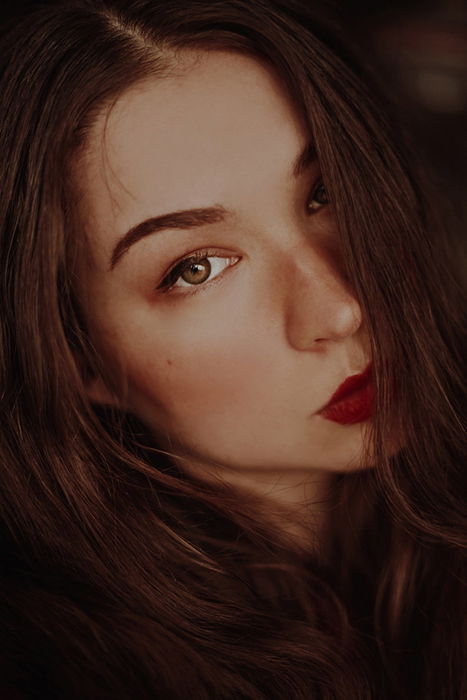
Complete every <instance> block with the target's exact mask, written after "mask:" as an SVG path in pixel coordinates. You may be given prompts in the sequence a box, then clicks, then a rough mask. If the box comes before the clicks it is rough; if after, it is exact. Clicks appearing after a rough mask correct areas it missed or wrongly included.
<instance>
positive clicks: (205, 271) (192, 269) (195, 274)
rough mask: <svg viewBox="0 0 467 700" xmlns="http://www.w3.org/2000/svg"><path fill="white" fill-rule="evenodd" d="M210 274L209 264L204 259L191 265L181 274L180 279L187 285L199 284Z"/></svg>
mask: <svg viewBox="0 0 467 700" xmlns="http://www.w3.org/2000/svg"><path fill="white" fill-rule="evenodd" d="M210 274H211V263H210V262H209V260H207V259H204V260H200V261H199V262H195V263H191V265H190V266H189V267H188V268H187V269H186V270H185V271H184V272H183V273H182V279H183V280H184V282H188V284H201V283H202V282H205V281H206V280H207V279H208V277H209V275H210Z"/></svg>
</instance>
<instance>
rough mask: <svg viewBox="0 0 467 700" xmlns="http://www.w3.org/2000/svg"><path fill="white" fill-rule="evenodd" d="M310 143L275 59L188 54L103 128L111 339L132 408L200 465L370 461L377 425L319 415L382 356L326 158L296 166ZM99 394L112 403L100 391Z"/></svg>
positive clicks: (92, 257) (100, 174) (91, 177)
mask: <svg viewBox="0 0 467 700" xmlns="http://www.w3.org/2000/svg"><path fill="white" fill-rule="evenodd" d="M307 146H308V136H307V132H306V130H305V128H304V125H303V123H302V121H301V119H300V118H299V116H298V115H297V113H296V112H295V110H294V108H293V106H292V104H291V101H290V99H289V98H288V96H287V94H286V93H285V92H284V90H283V88H282V87H281V85H280V84H279V83H278V82H277V79H276V78H275V77H274V76H273V74H272V73H271V72H270V71H269V70H268V69H267V68H266V67H264V66H263V65H262V64H260V63H259V62H256V61H255V60H253V59H251V58H249V57H246V56H243V55H238V54H235V53H233V52H232V53H230V52H220V51H211V52H201V53H198V54H188V53H187V54H186V55H185V58H184V62H183V65H182V64H180V66H179V67H178V68H177V70H176V71H173V73H172V74H171V75H169V76H168V77H165V78H162V79H161V78H158V79H154V80H153V81H148V82H147V83H145V84H144V85H139V86H137V87H135V88H134V89H132V90H131V91H129V92H127V93H125V94H124V95H123V96H122V97H121V98H120V99H119V100H118V101H117V103H116V104H115V105H114V106H113V108H112V109H111V111H110V112H108V113H107V114H105V115H102V117H100V118H99V120H98V121H97V123H96V125H95V127H94V130H93V134H92V138H91V139H90V142H89V147H88V149H87V151H86V155H85V157H84V158H83V159H82V160H81V161H80V164H79V166H78V177H79V181H80V188H81V190H82V192H83V198H82V202H83V212H84V217H85V223H86V230H87V241H86V246H87V247H88V252H89V254H88V255H86V256H84V257H83V261H84V262H83V269H82V271H81V273H80V285H81V286H80V289H81V294H82V298H83V303H84V306H85V310H86V314H87V317H88V321H89V325H90V329H91V334H92V336H93V340H94V343H95V344H96V346H97V347H98V349H99V350H100V352H101V353H102V354H103V355H104V357H105V358H106V360H107V361H108V363H109V366H114V365H115V364H116V363H120V365H121V366H122V368H123V371H124V376H125V381H126V384H127V390H126V395H125V396H121V397H120V401H121V404H122V405H123V406H124V407H125V408H126V409H128V410H130V411H132V412H133V413H135V414H136V415H137V416H139V417H140V418H141V419H142V420H143V421H144V422H145V423H146V424H148V425H149V426H151V427H152V428H153V430H154V432H155V433H156V435H157V436H158V439H159V442H160V443H161V444H162V446H164V447H166V448H169V449H173V450H180V451H183V453H184V454H186V455H188V456H192V457H193V459H196V460H197V461H198V462H199V461H200V460H201V462H203V460H204V461H205V462H206V463H207V462H208V461H210V460H214V461H215V462H216V463H219V464H221V465H226V466H231V467H236V468H237V467H238V468H245V469H248V468H255V469H257V468H264V469H270V468H280V469H291V470H303V469H320V470H345V469H348V468H351V467H355V466H356V463H357V460H358V457H359V455H360V452H361V448H362V440H363V436H364V431H365V429H366V428H367V427H368V424H367V423H365V422H364V421H362V422H359V423H357V424H352V425H341V424H339V423H336V422H334V421H331V420H328V419H326V418H325V417H323V416H322V415H320V414H319V413H318V412H319V411H320V409H321V408H322V407H323V406H324V405H325V404H326V403H327V402H328V401H329V399H330V397H331V395H332V394H333V393H334V392H335V390H336V388H337V387H338V386H339V385H340V384H341V383H342V382H343V380H344V379H346V378H347V377H348V376H349V375H353V374H358V373H360V372H362V371H363V370H364V369H365V367H366V366H367V365H368V363H369V361H370V356H369V343H368V337H367V334H366V331H365V328H364V326H363V323H362V314H361V309H360V307H359V304H358V303H357V301H356V299H355V297H354V296H353V294H352V291H351V289H350V288H349V286H348V284H347V283H346V281H345V279H344V277H343V272H342V260H341V258H340V253H339V244H338V237H337V232H336V226H335V223H334V220H333V216H332V212H331V209H330V207H329V206H328V205H327V204H326V197H325V192H324V190H323V188H322V187H321V180H320V168H319V164H318V162H317V161H316V160H313V157H312V150H311V151H309V152H308V154H309V155H310V154H311V158H308V159H306V158H302V159H301V161H300V162H301V164H302V167H301V168H297V167H296V163H297V161H298V159H299V157H300V155H301V154H302V153H303V152H304V149H306V148H307ZM330 196H331V198H332V193H330ZM187 210H188V211H187ZM182 212H185V213H182ZM174 213H175V214H174ZM159 217H163V218H162V219H159ZM135 227H138V229H136V228H135ZM129 231H130V232H131V233H130V235H129V237H127V238H126V239H125V242H124V243H122V238H123V237H124V236H125V234H126V233H127V232H129ZM192 256H195V257H194V258H193V257H192ZM190 257H191V258H192V259H191V260H189V261H188V262H185V263H183V262H182V261H184V260H186V258H190ZM89 393H90V396H91V397H92V398H94V399H96V400H102V401H106V400H108V396H106V390H105V389H104V387H103V385H102V384H101V383H100V382H99V381H97V382H95V383H94V385H93V386H91V387H90V388H89Z"/></svg>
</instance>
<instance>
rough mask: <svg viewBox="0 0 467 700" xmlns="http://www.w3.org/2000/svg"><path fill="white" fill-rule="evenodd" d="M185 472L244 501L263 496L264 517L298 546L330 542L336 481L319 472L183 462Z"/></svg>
mask: <svg viewBox="0 0 467 700" xmlns="http://www.w3.org/2000/svg"><path fill="white" fill-rule="evenodd" d="M180 466H182V468H183V469H184V471H186V472H188V473H191V474H192V475H193V476H195V477H197V478H198V479H201V480H203V481H210V482H214V481H215V482H217V483H221V484H223V485H227V486H228V487H231V488H232V487H233V488H235V489H236V490H237V491H238V492H239V495H240V497H243V498H245V499H248V498H249V497H250V496H259V497H260V498H261V502H262V509H263V512H262V513H261V515H262V516H263V517H264V518H265V519H267V520H270V521H271V523H272V524H273V525H274V526H278V527H279V528H280V529H281V530H282V531H283V532H284V533H285V534H287V535H289V536H292V537H293V540H294V542H295V543H296V544H297V546H302V547H306V548H307V549H309V548H310V547H311V548H312V549H316V548H320V549H321V548H322V546H323V544H324V543H325V540H326V529H327V522H328V514H329V510H330V502H331V493H332V485H333V483H334V480H335V477H334V475H333V474H332V473H330V472H325V471H319V470H289V469H286V468H284V469H271V470H269V469H261V468H258V469H253V468H251V469H250V468H242V469H232V468H224V467H223V468H222V469H220V468H213V467H211V468H208V467H206V465H205V464H203V465H201V464H199V463H197V462H195V461H191V460H183V465H180Z"/></svg>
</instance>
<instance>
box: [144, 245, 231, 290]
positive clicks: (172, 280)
mask: <svg viewBox="0 0 467 700" xmlns="http://www.w3.org/2000/svg"><path fill="white" fill-rule="evenodd" d="M239 260H240V258H239V257H238V256H231V257H229V256H221V255H218V254H217V255H214V254H213V253H212V252H211V251H206V250H201V251H198V252H197V253H194V254H193V255H190V256H189V257H187V258H184V259H183V260H181V261H180V262H179V263H177V264H176V265H175V266H174V267H173V268H172V269H171V270H170V271H169V273H168V274H167V275H166V276H165V277H164V279H163V280H162V282H161V283H160V284H159V285H158V287H157V289H162V290H163V291H166V292H167V291H169V290H170V289H173V288H180V287H196V286H199V285H202V284H204V283H205V282H210V281H211V280H214V279H215V278H216V277H218V276H219V275H220V274H221V273H222V272H223V271H224V270H225V269H226V268H228V267H231V266H232V265H235V263H237V262H238V261H239Z"/></svg>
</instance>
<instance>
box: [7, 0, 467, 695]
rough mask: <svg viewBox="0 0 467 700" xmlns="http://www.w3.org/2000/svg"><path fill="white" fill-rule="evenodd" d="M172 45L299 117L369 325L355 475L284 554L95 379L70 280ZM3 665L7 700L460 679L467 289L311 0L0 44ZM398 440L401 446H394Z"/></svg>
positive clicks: (41, 15)
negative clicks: (116, 159) (91, 205)
mask: <svg viewBox="0 0 467 700" xmlns="http://www.w3.org/2000/svg"><path fill="white" fill-rule="evenodd" d="M185 48H201V49H205V50H215V49H229V50H233V51H239V52H242V53H246V54H249V55H252V56H257V57H259V58H261V59H263V60H265V61H267V62H268V64H269V65H270V66H271V67H272V69H273V70H274V71H276V73H277V75H278V76H279V77H280V78H281V80H282V81H283V84H284V86H285V87H286V89H287V90H288V92H289V95H290V98H291V99H292V100H293V102H294V104H295V106H296V108H297V110H299V112H300V113H301V114H302V115H303V117H304V119H305V123H306V125H307V128H308V129H309V132H310V135H311V137H312V140H313V143H314V145H315V148H316V152H317V155H318V159H319V161H320V165H321V169H322V173H323V179H324V182H325V183H326V185H327V188H328V190H329V192H330V193H331V200H332V207H333V211H334V213H335V217H336V221H337V224H338V229H339V236H340V239H341V245H342V249H343V254H344V258H345V264H346V274H347V275H348V278H349V280H350V282H351V284H352V285H353V288H354V290H355V294H356V296H357V297H358V299H359V302H360V304H361V306H362V309H363V313H364V316H365V320H366V323H367V325H368V328H369V332H370V337H371V346H372V355H373V365H374V373H375V382H376V399H377V410H376V412H375V417H374V421H373V425H372V432H371V449H372V451H373V453H374V461H375V463H376V466H375V468H374V469H372V470H371V471H365V472H359V473H356V474H347V475H342V476H338V477H337V478H336V480H335V481H336V483H335V488H334V493H333V501H332V504H330V507H331V509H332V510H331V520H332V533H331V535H330V538H329V547H327V548H326V549H325V548H324V547H323V548H322V551H313V552H312V551H305V549H303V548H302V549H299V548H298V547H297V546H296V545H295V544H294V543H293V542H292V541H290V540H289V539H287V537H286V536H285V535H284V534H283V533H281V532H280V531H279V530H277V528H275V527H274V525H273V523H272V522H271V521H270V520H269V519H268V517H267V515H266V513H267V504H265V503H263V502H262V500H261V499H260V498H259V497H256V496H255V497H253V496H251V498H249V499H248V498H245V495H244V494H243V495H242V497H241V498H240V497H239V494H238V493H236V492H235V491H234V490H232V489H227V488H225V487H223V486H222V485H221V484H206V483H201V482H200V481H198V480H196V479H195V478H193V477H189V476H188V475H186V474H185V473H183V472H182V470H180V468H178V467H177V466H176V465H175V462H174V460H173V459H171V455H170V454H167V453H164V452H162V451H161V450H159V449H158V447H157V444H155V442H154V439H153V438H152V437H151V435H149V434H148V431H147V429H146V428H145V427H144V426H143V425H142V424H140V423H139V422H138V421H137V420H136V419H135V418H134V417H133V416H131V415H126V414H123V413H118V412H115V411H110V410H105V409H102V408H101V409H99V408H98V407H97V406H94V405H92V404H91V403H90V402H89V400H88V399H87V396H86V391H85V380H86V377H88V376H89V375H90V374H96V373H101V374H104V375H105V367H104V366H103V361H102V360H101V359H100V358H99V355H98V353H97V352H96V350H95V349H94V347H93V345H92V342H91V339H90V337H89V334H88V332H87V330H86V322H85V319H84V314H83V312H82V310H81V308H80V303H79V299H78V298H77V296H76V292H75V288H74V287H75V284H74V269H75V262H76V260H77V257H78V256H79V254H80V252H79V241H80V235H82V233H81V230H80V224H79V221H80V213H79V192H78V191H77V188H76V185H75V183H74V181H73V164H74V163H75V162H76V160H77V159H78V158H79V156H80V153H81V152H82V149H83V148H85V146H86V143H87V136H88V134H89V130H90V128H91V127H92V125H93V123H94V121H95V119H96V117H97V115H98V114H100V113H102V112H103V111H105V110H106V109H108V108H109V106H110V105H112V103H113V102H114V101H115V100H116V99H117V98H118V96H119V95H121V94H122V92H123V91H125V90H127V89H128V88H129V87H130V86H131V85H134V84H135V83H137V82H138V81H143V80H147V79H148V78H149V77H151V76H153V77H154V78H155V79H157V76H160V75H164V72H165V71H167V70H168V69H170V67H171V66H172V65H173V64H174V61H176V59H177V53H178V52H180V51H183V50H184V49H185ZM0 76H1V77H0V94H1V95H2V99H1V101H0V153H1V154H2V158H1V160H0V172H1V175H0V181H1V183H2V184H1V192H0V295H1V306H0V308H1V316H0V357H1V364H0V372H1V379H0V382H1V383H0V392H1V397H2V398H1V408H0V411H1V413H0V460H1V475H2V476H1V490H0V539H1V545H2V553H1V556H2V562H3V563H2V568H3V571H2V576H1V584H0V619H1V622H2V636H1V654H0V659H1V661H0V668H1V670H2V678H3V682H5V683H6V690H5V695H6V696H7V697H10V695H7V693H10V694H11V695H13V692H14V691H15V692H16V693H18V694H19V696H20V697H21V698H42V697H47V698H49V699H50V700H53V699H54V698H56V699H57V700H58V699H59V698H60V699H62V698H64V697H66V698H68V699H70V700H73V699H74V698H76V699H78V698H80V699H82V698H96V699H97V698H99V699H101V698H102V699H105V698H108V699H109V700H110V698H112V700H115V699H116V698H118V699H122V700H123V699H126V698H128V699H129V698H139V699H141V700H143V699H144V698H148V699H150V698H151V699H154V698H161V699H165V698H168V699H169V698H170V699H172V698H173V699H174V700H178V699H183V698H188V697H194V698H197V700H198V699H199V700H204V699H208V698H225V699H227V698H232V699H234V698H235V699H236V700H237V699H238V698H245V699H247V700H273V699H274V698H277V699H279V698H281V699H283V698H291V699H294V700H299V699H303V700H305V699H309V698H320V699H323V700H331V699H332V700H356V699H358V698H361V699H362V700H363V699H368V698H377V699H378V700H383V699H384V698H388V699H389V698H394V697H397V698H411V699H413V698H424V700H456V699H458V698H460V697H462V696H463V695H464V694H467V681H466V678H465V676H464V675H463V674H465V670H464V664H463V662H464V660H465V657H464V654H465V647H464V645H463V641H464V640H463V637H462V619H463V615H465V597H464V596H463V589H462V575H463V572H465V565H464V561H465V559H464V548H465V504H464V503H463V499H462V498H461V496H462V493H463V490H462V486H463V482H464V481H465V477H464V474H463V462H462V458H463V456H465V430H464V429H465V415H464V414H463V410H464V409H463V403H462V400H461V399H462V391H463V384H462V382H463V377H464V376H465V367H464V364H463V357H462V352H461V348H462V341H463V324H462V322H463V318H462V313H461V311H462V309H463V308H465V305H463V303H462V289H461V285H460V283H459V280H458V279H457V277H456V275H455V272H454V269H455V268H454V267H453V265H452V261H450V260H449V249H448V245H447V243H446V242H447V240H448V239H447V238H446V236H445V234H444V233H443V230H442V222H440V221H439V216H438V214H437V209H436V201H435V196H437V194H438V193H436V192H435V193H431V196H430V197H427V195H426V191H427V190H426V187H425V185H424V184H423V177H422V174H421V172H420V169H419V168H418V167H417V166H416V164H415V160H414V159H413V156H412V155H410V153H409V151H408V150H407V147H406V146H404V144H403V139H402V137H401V134H400V133H399V131H398V129H397V127H396V126H395V122H394V120H393V119H392V118H391V117H390V114H391V110H390V108H389V106H388V104H387V103H386V102H385V101H384V99H383V98H382V97H381V96H379V93H380V90H379V87H378V85H377V80H376V76H373V77H371V76H368V75H367V76H366V77H363V76H365V73H364V71H363V70H362V68H361V66H360V64H359V62H358V61H357V60H356V59H355V58H354V57H353V55H352V53H351V51H349V49H348V48H347V47H346V44H345V42H344V41H343V40H342V39H341V38H340V36H339V34H338V32H336V30H335V27H333V26H332V24H330V23H327V22H325V21H324V19H323V15H322V12H321V11H320V10H318V9H315V10H314V9H312V8H310V3H307V2H306V1H305V0H255V1H254V2H253V1H252V0H126V1H125V0H82V1H78V2H75V1H72V2H68V1H67V2H63V3H55V4H53V5H50V6H48V7H42V8H41V9H38V10H37V11H35V12H32V13H30V14H29V15H28V16H27V17H25V18H24V19H23V20H22V21H21V22H18V23H16V25H15V26H14V27H11V28H10V29H9V31H8V32H4V34H3V37H2V39H1V40H0ZM394 431H395V432H396V433H397V434H398V435H399V436H403V444H404V447H403V448H402V449H401V450H400V451H399V452H398V454H396V455H395V456H390V455H388V454H387V452H386V447H385V446H386V445H387V443H388V439H389V436H390V435H391V434H394Z"/></svg>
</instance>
